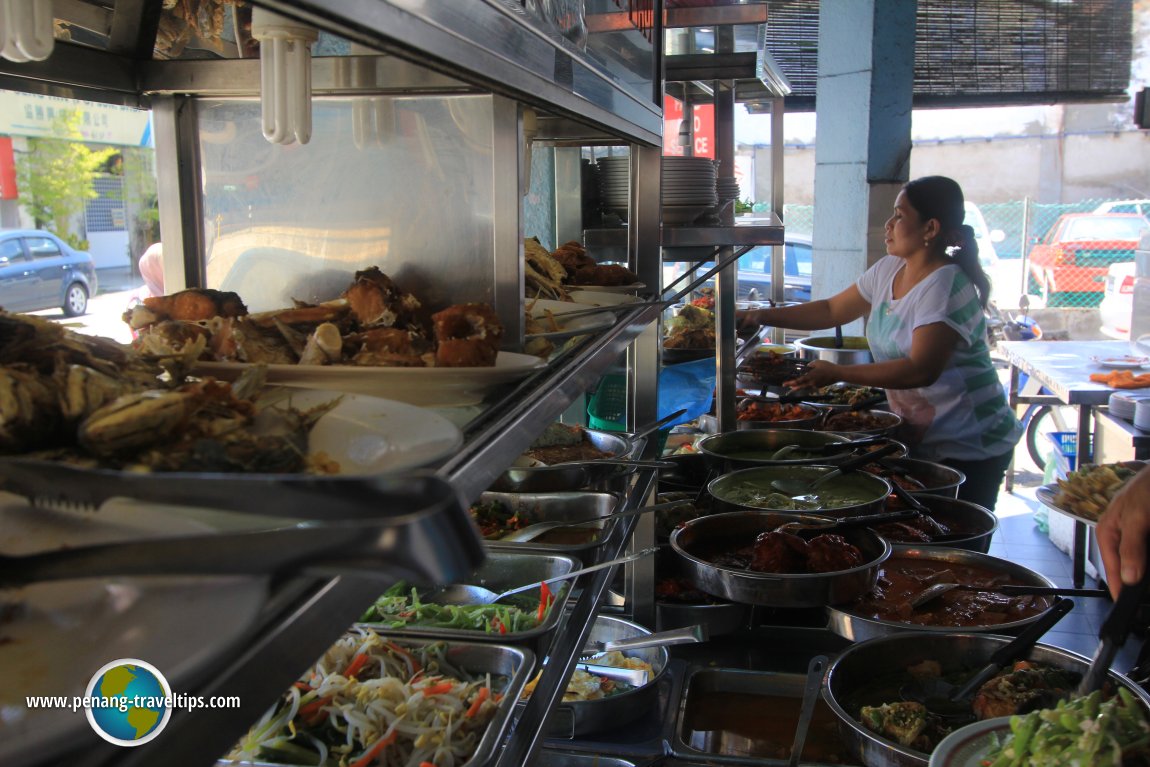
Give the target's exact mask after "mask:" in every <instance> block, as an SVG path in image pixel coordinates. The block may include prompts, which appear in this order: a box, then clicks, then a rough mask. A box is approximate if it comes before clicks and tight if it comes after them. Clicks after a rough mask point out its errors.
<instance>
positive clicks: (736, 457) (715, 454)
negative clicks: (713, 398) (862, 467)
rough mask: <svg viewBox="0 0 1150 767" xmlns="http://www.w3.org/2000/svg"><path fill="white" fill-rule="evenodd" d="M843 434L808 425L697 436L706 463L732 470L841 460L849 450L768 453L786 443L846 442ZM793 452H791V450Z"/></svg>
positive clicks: (805, 445) (809, 445)
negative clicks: (780, 455) (773, 456)
mask: <svg viewBox="0 0 1150 767" xmlns="http://www.w3.org/2000/svg"><path fill="white" fill-rule="evenodd" d="M846 441H847V438H846V437H844V436H842V435H841V434H835V433H834V432H821V431H811V430H810V429H743V430H739V431H725V432H721V433H719V434H712V435H711V436H709V437H704V438H703V439H701V440H699V444H698V448H699V452H700V453H702V454H703V455H705V456H706V457H707V464H708V465H709V466H710V467H711V468H712V469H716V470H718V471H724V472H726V471H735V470H737V469H747V468H751V467H754V466H805V465H808V464H815V463H819V464H835V463H841V462H842V461H845V460H846V459H847V458H849V457H850V456H851V453H852V450H851V449H850V448H844V449H843V450H842V451H841V452H832V453H830V454H823V453H822V452H819V454H818V455H811V454H803V455H801V456H800V457H795V458H782V459H779V460H773V459H771V458H770V457H769V455H770V454H771V453H777V452H778V451H779V450H781V449H782V448H784V447H787V446H788V445H797V446H798V447H800V448H822V447H823V446H824V445H829V444H831V443H835V442H846ZM791 455H792V456H793V455H795V453H791Z"/></svg>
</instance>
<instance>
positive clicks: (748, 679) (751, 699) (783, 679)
mask: <svg viewBox="0 0 1150 767" xmlns="http://www.w3.org/2000/svg"><path fill="white" fill-rule="evenodd" d="M805 686H806V675H805V674H784V673H777V672H771V671H746V670H743V669H725V668H723V669H709V668H708V669H696V670H695V671H694V672H693V673H692V674H691V676H690V677H689V678H688V679H687V682H686V687H685V691H684V693H683V698H682V704H681V706H680V711H679V722H678V727H677V728H676V730H675V736H674V742H673V743H672V746H671V748H672V752H673V753H674V755H675V756H677V757H680V758H684V759H702V760H705V761H706V762H707V763H708V764H709V763H712V762H718V763H724V764H755V765H771V766H772V767H774V766H776V765H777V766H779V767H781V766H782V765H786V764H787V758H788V757H789V756H790V747H791V745H792V744H793V742H794V736H795V729H796V728H797V727H798V718H799V708H800V707H801V705H802V700H803V691H804V687H805ZM802 763H803V764H805V765H820V764H838V765H841V764H850V763H851V751H850V749H849V747H848V746H847V744H846V742H845V741H844V740H843V739H842V737H841V736H840V735H839V731H838V717H837V716H835V714H834V713H833V712H832V711H831V710H830V707H829V706H828V705H827V704H826V703H825V702H824V701H822V700H819V701H818V702H817V703H816V707H815V712H814V717H813V718H812V720H811V724H810V730H809V731H808V734H807V739H806V744H805V747H804V748H803V758H802Z"/></svg>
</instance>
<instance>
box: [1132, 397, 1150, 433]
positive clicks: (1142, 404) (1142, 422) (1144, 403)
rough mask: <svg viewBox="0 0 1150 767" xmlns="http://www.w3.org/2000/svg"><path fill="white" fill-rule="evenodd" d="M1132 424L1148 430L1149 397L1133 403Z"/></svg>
mask: <svg viewBox="0 0 1150 767" xmlns="http://www.w3.org/2000/svg"><path fill="white" fill-rule="evenodd" d="M1134 425H1135V426H1136V427H1138V428H1139V429H1141V430H1142V431H1150V398H1147V399H1140V400H1138V402H1137V403H1135V405H1134Z"/></svg>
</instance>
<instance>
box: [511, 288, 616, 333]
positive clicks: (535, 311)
mask: <svg viewBox="0 0 1150 767" xmlns="http://www.w3.org/2000/svg"><path fill="white" fill-rule="evenodd" d="M527 305H528V306H529V307H530V311H531V316H532V317H534V318H535V319H537V320H539V321H540V324H541V325H543V326H544V327H550V322H548V320H547V319H546V317H547V314H548V312H550V313H551V317H552V319H553V320H554V323H555V324H556V325H558V329H557V330H549V331H546V332H543V333H528V334H526V335H525V336H524V338H550V339H553V340H557V339H560V338H572V337H574V336H579V335H583V334H585V333H594V332H596V331H599V330H606V329H607V328H609V327H611V326H613V325H614V324H615V315H614V314H612V313H611V312H596V313H595V314H584V315H582V316H580V317H572V318H571V319H569V320H565V319H563V314H564V313H565V312H581V311H586V309H587V307H586V306H580V305H579V304H576V303H573V302H571V301H549V300H547V299H543V298H541V299H539V300H538V301H529V302H528V304H527Z"/></svg>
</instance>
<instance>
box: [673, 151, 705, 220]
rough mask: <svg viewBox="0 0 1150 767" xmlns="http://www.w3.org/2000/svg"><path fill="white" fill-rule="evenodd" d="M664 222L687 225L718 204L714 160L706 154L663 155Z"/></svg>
mask: <svg viewBox="0 0 1150 767" xmlns="http://www.w3.org/2000/svg"><path fill="white" fill-rule="evenodd" d="M662 198H663V223H666V224H687V223H690V222H691V221H694V220H695V219H696V218H698V217H699V216H700V215H702V214H703V213H705V212H707V211H708V210H710V209H711V208H714V207H715V206H716V205H718V203H719V195H718V192H717V191H716V188H715V163H714V161H712V160H710V159H709V158H706V157H664V158H663V174H662Z"/></svg>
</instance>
